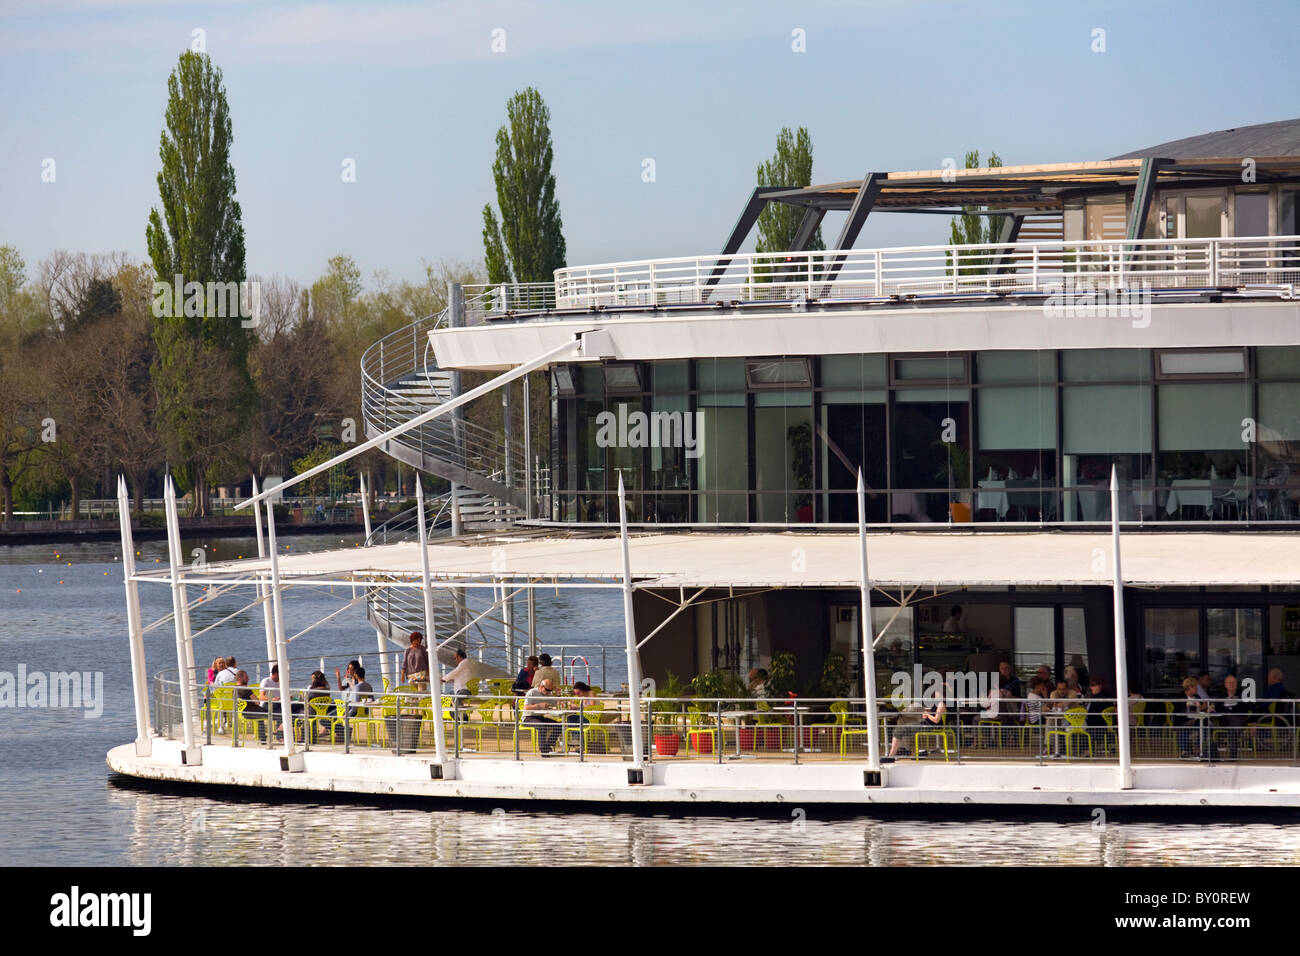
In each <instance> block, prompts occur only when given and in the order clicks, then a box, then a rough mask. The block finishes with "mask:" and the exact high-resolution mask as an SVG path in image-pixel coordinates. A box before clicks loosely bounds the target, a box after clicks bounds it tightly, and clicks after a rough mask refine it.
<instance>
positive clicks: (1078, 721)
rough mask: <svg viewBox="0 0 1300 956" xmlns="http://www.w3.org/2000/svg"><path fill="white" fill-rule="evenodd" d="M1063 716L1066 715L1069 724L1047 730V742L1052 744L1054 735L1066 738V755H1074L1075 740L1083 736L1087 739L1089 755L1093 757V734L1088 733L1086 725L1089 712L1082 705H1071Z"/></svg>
mask: <svg viewBox="0 0 1300 956" xmlns="http://www.w3.org/2000/svg"><path fill="white" fill-rule="evenodd" d="M1063 716H1064V717H1065V720H1066V722H1067V723H1068V724H1069V726H1068V727H1063V728H1059V729H1057V730H1049V731H1048V732H1047V743H1048V744H1049V745H1050V744H1051V742H1052V738H1053V737H1063V738H1065V755H1066V757H1072V756H1074V754H1073V741H1075V740H1076V739H1078V738H1080V737H1082V738H1083V739H1084V740H1085V741H1087V744H1088V756H1089V757H1091V756H1092V735H1091V734H1089V733H1088V730H1087V726H1086V722H1087V719H1088V712H1087V711H1086V710H1084V709H1083V708H1082V707H1071V708H1070V709H1069V710H1067V711H1066V712H1065V714H1064V715H1063Z"/></svg>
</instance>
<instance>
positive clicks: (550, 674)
mask: <svg viewBox="0 0 1300 956" xmlns="http://www.w3.org/2000/svg"><path fill="white" fill-rule="evenodd" d="M537 660H538V662H539V663H540V664H541V666H540V667H538V668H537V673H535V674H533V686H534V687H536V686H537V682H538V681H543V680H549V681H550V682H551V689H552V690H554V689H555V688H557V687H559V686H560V685H561V684H563V683H564V681H563V680H562V679H561V678H560V672H559V671H558V670H556V669H555V668H554V667H552V666H551V655H550V654H541V655H539V656H538V658H537Z"/></svg>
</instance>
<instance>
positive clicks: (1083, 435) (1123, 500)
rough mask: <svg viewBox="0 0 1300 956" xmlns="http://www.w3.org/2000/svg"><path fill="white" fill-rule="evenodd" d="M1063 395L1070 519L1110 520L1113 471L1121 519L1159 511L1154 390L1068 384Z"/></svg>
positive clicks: (1065, 481)
mask: <svg viewBox="0 0 1300 956" xmlns="http://www.w3.org/2000/svg"><path fill="white" fill-rule="evenodd" d="M1061 392H1062V395H1061V416H1062V428H1061V432H1062V437H1061V441H1062V443H1063V447H1062V452H1063V455H1062V466H1063V468H1064V470H1065V474H1064V479H1065V480H1064V485H1065V488H1066V492H1065V507H1064V511H1065V520H1066V521H1109V520H1110V491H1109V489H1110V471H1111V466H1112V465H1113V466H1114V467H1115V469H1116V472H1117V476H1118V478H1119V482H1120V489H1121V494H1120V518H1121V519H1124V520H1132V519H1134V518H1136V517H1137V516H1138V515H1139V514H1142V515H1143V516H1145V517H1150V516H1151V515H1152V513H1153V511H1154V505H1155V502H1154V490H1153V489H1152V488H1151V486H1150V484H1149V482H1150V471H1151V445H1152V434H1151V386H1150V385H1093V386H1066V387H1064V388H1063V389H1062V390H1061Z"/></svg>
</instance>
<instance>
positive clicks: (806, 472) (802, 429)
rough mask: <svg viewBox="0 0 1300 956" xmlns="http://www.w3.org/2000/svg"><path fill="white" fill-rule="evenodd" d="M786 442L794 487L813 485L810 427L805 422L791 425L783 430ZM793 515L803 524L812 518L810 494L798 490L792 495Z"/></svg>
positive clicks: (808, 522) (810, 521)
mask: <svg viewBox="0 0 1300 956" xmlns="http://www.w3.org/2000/svg"><path fill="white" fill-rule="evenodd" d="M785 438H786V442H787V443H788V444H789V446H790V471H791V473H792V474H793V475H794V486H795V487H796V488H809V489H811V488H812V486H813V441H812V427H811V426H810V425H808V424H807V423H806V422H804V423H801V424H798V425H791V426H790V427H789V428H787V429H786V431H785ZM794 507H795V515H796V517H797V519H798V520H799V521H800V522H801V523H803V524H811V523H812V520H813V506H812V495H811V494H809V493H808V492H799V493H797V494H796V495H795V496H794Z"/></svg>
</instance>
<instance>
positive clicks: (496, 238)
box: [483, 86, 565, 284]
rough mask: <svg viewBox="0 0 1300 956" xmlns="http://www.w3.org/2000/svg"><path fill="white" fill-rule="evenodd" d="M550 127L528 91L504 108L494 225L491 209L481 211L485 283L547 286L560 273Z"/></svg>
mask: <svg viewBox="0 0 1300 956" xmlns="http://www.w3.org/2000/svg"><path fill="white" fill-rule="evenodd" d="M550 123H551V113H550V110H548V109H547V108H546V104H545V103H544V102H543V101H542V97H541V94H540V93H538V92H537V90H535V89H533V88H532V87H531V86H530V87H529V88H528V89H526V90H523V91H521V92H519V93H516V94H515V95H514V96H512V97H511V98H510V101H509V102H508V103H507V104H506V124H505V125H504V126H502V127H501V128H500V129H498V130H497V155H496V160H495V161H494V162H493V163H492V178H493V180H494V181H495V183H496V191H497V209H498V210H499V211H500V219H498V218H497V213H496V212H494V211H493V209H492V205H491V203H489V204H487V205H485V206H484V207H483V258H484V261H485V263H486V265H487V272H488V281H489V282H491V283H494V284H496V283H503V282H550V281H552V279H553V278H554V273H555V270H556V269H562V268H564V265H565V248H564V233H563V231H562V227H563V224H562V222H561V220H560V205H559V203H558V202H557V201H556V199H555V174H554V173H552V172H551V160H552V156H553V149H552V146H551V126H550Z"/></svg>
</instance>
